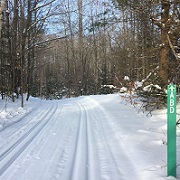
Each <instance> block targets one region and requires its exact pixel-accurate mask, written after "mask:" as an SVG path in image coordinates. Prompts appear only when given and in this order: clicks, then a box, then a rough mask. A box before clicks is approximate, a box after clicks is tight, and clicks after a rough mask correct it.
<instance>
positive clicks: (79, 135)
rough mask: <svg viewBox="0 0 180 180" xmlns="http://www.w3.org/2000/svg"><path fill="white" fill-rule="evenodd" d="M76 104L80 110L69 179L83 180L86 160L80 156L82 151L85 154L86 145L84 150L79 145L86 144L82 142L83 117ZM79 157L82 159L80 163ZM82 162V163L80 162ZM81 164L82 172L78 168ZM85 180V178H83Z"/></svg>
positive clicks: (82, 155) (79, 106)
mask: <svg viewBox="0 0 180 180" xmlns="http://www.w3.org/2000/svg"><path fill="white" fill-rule="evenodd" d="M77 104H78V108H79V110H80V118H79V123H78V129H77V136H76V140H75V147H74V148H75V149H74V154H73V159H72V164H71V170H72V171H71V174H70V177H69V179H70V180H73V179H74V177H75V178H76V179H78V180H83V179H84V177H83V179H82V176H86V164H87V159H86V158H85V159H84V154H82V153H83V152H82V150H84V151H85V152H87V145H86V147H85V148H86V149H82V148H84V147H81V145H83V144H84V143H85V144H86V142H82V141H84V134H83V130H85V129H84V127H85V126H84V116H83V111H82V108H81V105H80V104H79V103H78V102H77ZM85 139H87V137H85ZM81 157H83V159H82V160H81V161H80V159H81ZM82 161H83V162H82ZM78 162H81V165H82V163H83V165H84V166H83V171H82V169H81V168H80V167H79V163H78ZM78 170H81V172H78ZM85 179H86V178H85Z"/></svg>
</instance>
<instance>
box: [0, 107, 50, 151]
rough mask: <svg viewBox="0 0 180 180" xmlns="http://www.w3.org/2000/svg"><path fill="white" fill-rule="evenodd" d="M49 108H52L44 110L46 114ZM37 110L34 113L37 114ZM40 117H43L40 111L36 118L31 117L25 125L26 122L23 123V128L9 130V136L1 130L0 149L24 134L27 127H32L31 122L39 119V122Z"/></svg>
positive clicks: (42, 112)
mask: <svg viewBox="0 0 180 180" xmlns="http://www.w3.org/2000/svg"><path fill="white" fill-rule="evenodd" d="M41 108H42V107H41ZM51 108H52V106H51V107H49V108H48V109H47V110H46V112H45V113H48V112H49V111H50V110H51ZM33 109H34V108H33ZM38 109H39V108H38ZM38 109H37V110H36V111H35V112H36V113H37V112H38ZM35 112H32V111H30V112H29V113H28V114H27V115H30V114H33V113H35ZM27 115H25V116H24V117H23V118H25V117H27ZM42 116H43V117H44V111H41V113H39V114H38V115H36V116H35V117H33V118H32V119H30V120H29V121H28V122H27V123H25V122H26V121H24V123H25V125H23V126H22V127H21V128H19V129H16V128H14V130H11V132H10V134H9V132H4V131H6V129H3V131H1V132H0V133H1V134H3V135H1V139H2V141H1V145H0V149H2V147H4V146H8V145H7V144H8V143H9V142H10V141H12V140H13V139H14V138H16V136H20V135H21V133H23V132H25V131H26V130H27V129H28V128H29V126H31V125H32V123H33V121H34V120H35V119H40V120H41V119H42ZM23 118H21V119H23ZM21 119H20V120H21ZM20 120H18V122H19V121H20ZM18 122H15V123H14V124H12V125H11V126H13V125H15V124H17V123H18ZM4 137H8V138H4ZM3 141H4V142H3Z"/></svg>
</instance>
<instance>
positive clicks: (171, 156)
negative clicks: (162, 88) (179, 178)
mask: <svg viewBox="0 0 180 180" xmlns="http://www.w3.org/2000/svg"><path fill="white" fill-rule="evenodd" d="M167 121H168V122H167V175H168V176H174V177H176V85H173V84H170V85H168V91H167Z"/></svg>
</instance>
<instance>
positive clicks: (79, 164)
mask: <svg viewBox="0 0 180 180" xmlns="http://www.w3.org/2000/svg"><path fill="white" fill-rule="evenodd" d="M2 102H3V101H2V100H1V102H0V142H1V143H0V180H40V179H42V180H152V179H154V180H164V179H169V180H170V179H171V180H172V179H175V178H174V177H167V173H166V171H167V170H166V169H167V167H166V149H167V146H166V110H158V111H156V112H155V114H154V115H153V116H150V117H149V116H147V113H142V112H141V111H139V106H138V103H137V104H136V105H135V107H134V106H133V105H131V104H130V102H129V99H128V98H127V97H120V95H118V94H113V95H97V96H82V97H79V98H71V99H63V100H56V101H55V100H52V101H45V100H40V99H35V98H30V100H29V101H28V102H25V106H24V108H19V105H20V102H19V101H18V102H15V103H7V102H4V104H3V103H2ZM179 151H180V148H179V144H178V141H177V161H178V162H177V164H178V163H179V155H178V154H179V153H178V152H179ZM178 178H180V169H179V166H177V179H178Z"/></svg>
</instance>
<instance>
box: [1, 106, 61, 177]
mask: <svg viewBox="0 0 180 180" xmlns="http://www.w3.org/2000/svg"><path fill="white" fill-rule="evenodd" d="M57 109H58V104H57V103H54V104H53V106H52V107H51V109H50V110H49V111H48V112H46V113H45V114H44V115H43V116H42V117H41V120H40V121H39V122H38V123H37V124H35V125H34V126H33V127H32V128H31V129H30V130H28V131H27V132H26V133H25V134H24V135H23V136H22V137H21V138H20V139H18V140H17V141H16V142H15V143H13V144H12V145H11V146H10V147H9V148H8V149H6V150H5V151H4V152H3V153H1V154H0V176H1V175H2V174H3V173H4V172H5V171H6V170H7V169H8V168H9V167H10V166H11V164H12V163H13V162H14V161H15V160H16V159H17V158H18V157H19V155H20V154H21V153H22V152H23V151H24V150H25V149H26V148H27V147H28V145H29V144H30V143H31V142H32V141H33V139H34V138H35V137H36V136H37V135H38V134H39V133H40V132H41V131H42V130H43V128H44V127H45V126H46V125H47V124H48V122H49V121H50V120H51V118H52V116H53V115H54V114H55V112H56V110H57ZM14 151H15V152H14ZM12 152H14V153H12Z"/></svg>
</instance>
